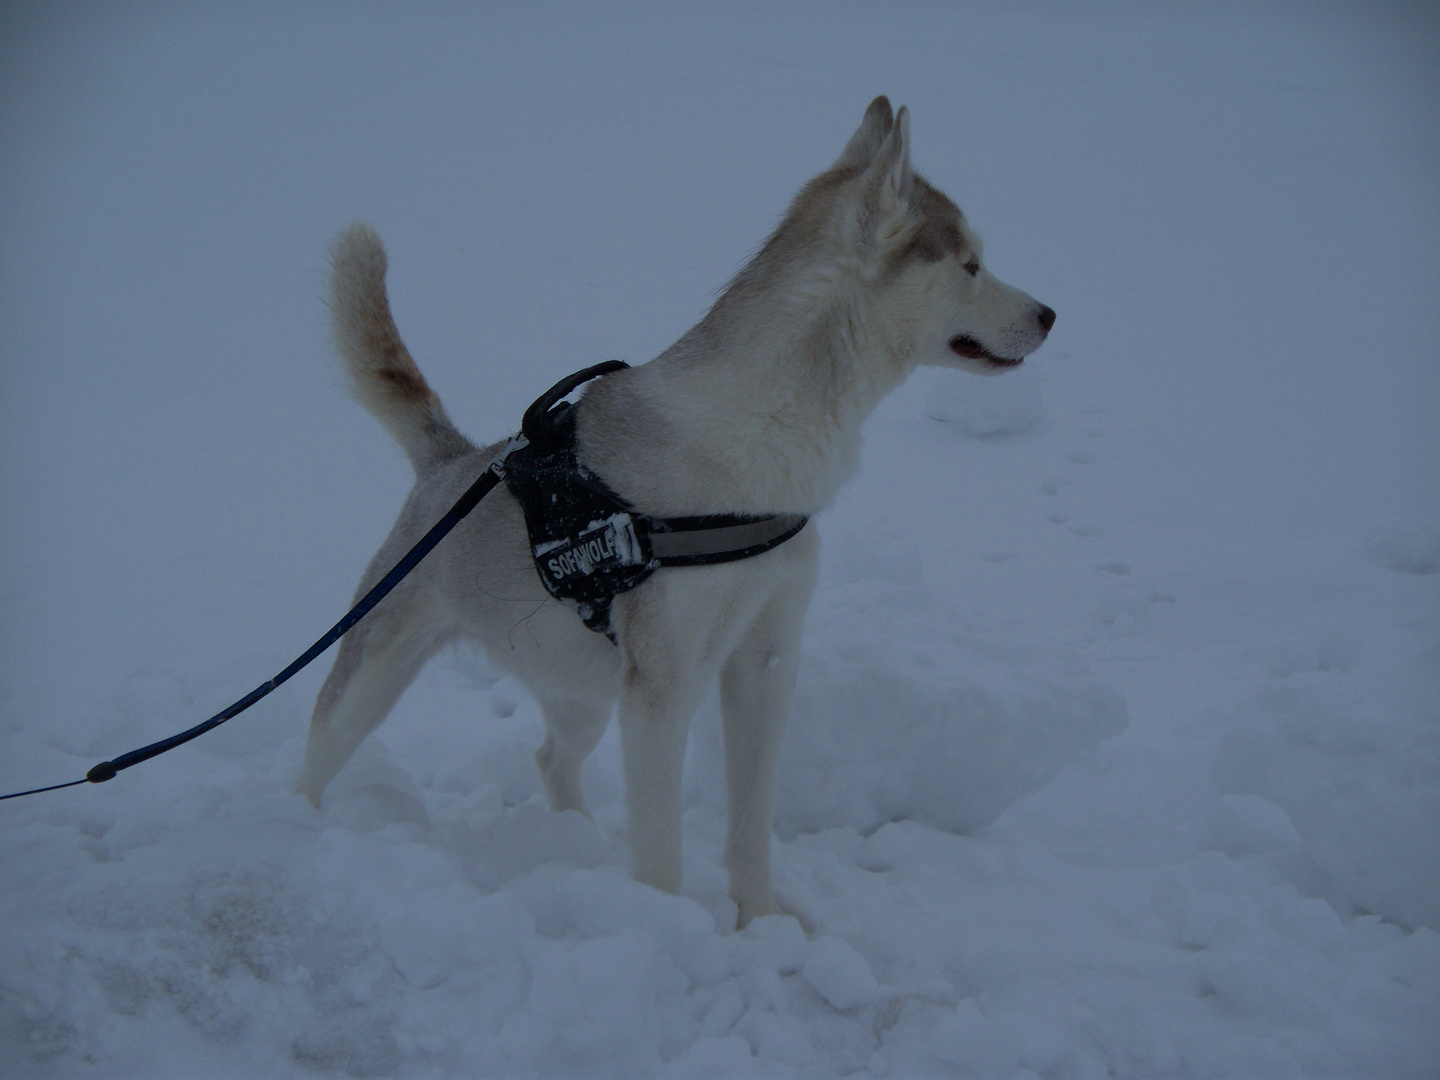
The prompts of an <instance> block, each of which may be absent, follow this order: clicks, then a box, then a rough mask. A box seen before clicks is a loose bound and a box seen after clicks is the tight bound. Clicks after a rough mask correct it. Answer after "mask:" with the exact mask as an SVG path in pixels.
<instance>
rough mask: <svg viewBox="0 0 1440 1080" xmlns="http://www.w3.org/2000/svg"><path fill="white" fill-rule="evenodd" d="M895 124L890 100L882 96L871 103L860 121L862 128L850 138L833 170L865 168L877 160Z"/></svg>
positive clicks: (856, 130) (857, 129)
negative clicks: (881, 147) (876, 155)
mask: <svg viewBox="0 0 1440 1080" xmlns="http://www.w3.org/2000/svg"><path fill="white" fill-rule="evenodd" d="M894 123H895V121H894V119H893V117H892V116H891V113H890V99H889V98H887V97H886V96H885V95H884V94H881V95H880V96H879V97H877V98H876V99H875V100H874V101H872V102H870V107H869V108H868V109H866V110H865V118H864V119H863V120H861V121H860V126H859V127H858V128H856V129H855V134H854V135H851V136H850V141H849V142H848V143H846V144H845V151H844V153H842V154H841V155H840V156H839V158H837V159H836V161H835V164H834V165H833V166H832V168H836V169H863V168H865V166H867V165H869V164H870V162H872V161H874V160H875V152H876V151H877V150H879V149H880V144H881V143H883V142H884V141H885V136H887V135H889V134H890V128H891V127H893V126H894Z"/></svg>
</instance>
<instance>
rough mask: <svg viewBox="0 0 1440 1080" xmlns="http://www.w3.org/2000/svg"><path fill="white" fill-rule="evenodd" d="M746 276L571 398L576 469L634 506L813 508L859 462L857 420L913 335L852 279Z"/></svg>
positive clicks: (897, 372) (897, 374) (890, 377)
mask: <svg viewBox="0 0 1440 1080" xmlns="http://www.w3.org/2000/svg"><path fill="white" fill-rule="evenodd" d="M750 270H753V271H755V272H754V273H749V272H748V271H747V274H742V275H741V276H740V277H739V278H737V280H736V281H735V283H734V284H732V285H731V287H730V288H729V289H728V290H727V291H726V293H725V295H724V296H722V297H721V298H720V300H719V301H717V302H716V304H715V307H714V308H712V309H711V311H710V313H709V314H708V315H706V317H705V318H704V319H703V320H701V322H700V323H699V324H698V325H696V326H695V327H694V328H693V329H692V330H691V331H690V332H689V333H687V334H686V335H685V336H684V337H682V338H681V339H680V340H679V341H677V342H676V343H675V344H674V345H672V346H671V347H670V348H669V349H667V350H666V351H665V352H664V353H662V354H661V355H660V356H658V357H656V358H655V359H654V360H653V361H651V362H650V363H648V364H645V365H643V366H641V367H636V368H632V369H630V370H628V371H624V372H621V373H619V374H618V375H614V376H611V377H609V378H606V379H604V380H603V381H601V382H600V383H598V384H596V385H595V386H594V387H593V388H592V389H591V390H590V391H589V392H587V394H586V396H585V398H584V400H583V402H582V405H581V409H580V417H579V420H580V450H581V456H582V460H583V461H584V462H585V464H586V465H587V466H588V467H590V468H592V469H593V470H594V471H595V472H597V473H598V474H599V475H600V476H601V477H602V478H604V480H605V481H606V482H607V483H609V484H610V485H611V486H612V487H614V488H615V490H617V491H618V492H620V493H621V494H622V495H624V496H625V497H626V498H627V499H629V500H630V501H631V502H632V503H633V504H634V505H635V506H636V507H637V508H638V509H640V510H642V511H645V512H647V513H652V514H660V515H689V514H707V513H726V512H728V513H757V514H758V513H778V512H793V513H804V514H811V513H814V512H816V511H818V510H820V509H822V508H823V507H824V506H826V505H827V504H828V503H829V502H830V501H831V500H832V499H833V498H834V497H835V494H836V492H837V491H838V490H839V488H840V486H841V485H842V484H843V483H844V482H845V481H846V480H847V479H848V478H849V477H850V475H851V474H852V473H853V472H854V471H855V469H856V468H857V466H858V464H859V453H860V439H861V436H860V429H861V426H862V424H863V422H864V420H865V418H866V417H867V416H868V415H869V414H870V412H871V411H872V410H873V409H874V408H875V406H876V405H877V404H879V402H880V400H881V398H883V397H884V396H885V394H887V393H889V391H890V390H892V389H893V388H894V387H895V386H897V385H898V384H899V383H900V382H901V381H902V380H903V379H904V377H905V376H906V375H907V374H908V373H909V370H910V367H911V366H913V365H912V363H911V361H910V353H911V352H912V351H913V345H912V344H911V343H910V342H908V341H907V340H906V339H907V338H911V337H912V335H910V334H907V333H906V332H905V330H904V328H901V327H892V326H886V325H885V324H884V323H883V322H881V321H880V320H879V319H878V318H877V317H876V312H875V311H874V310H872V309H870V308H868V307H867V305H868V304H870V303H873V301H870V300H868V299H867V297H868V296H870V295H872V293H871V291H869V290H867V289H865V288H863V287H862V286H861V285H860V283H859V281H858V280H856V279H854V278H853V277H852V275H850V274H847V273H845V272H842V271H839V270H836V271H835V272H833V273H829V274H825V275H818V274H816V275H813V276H812V279H811V280H808V281H803V280H795V279H794V278H793V277H792V278H791V279H790V280H788V281H787V280H781V279H778V277H776V276H774V275H770V274H767V273H766V271H765V269H764V268H763V267H762V268H755V267H752V268H750ZM747 275H748V276H747ZM767 278H768V280H767Z"/></svg>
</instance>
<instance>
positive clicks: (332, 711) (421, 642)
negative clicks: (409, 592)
mask: <svg viewBox="0 0 1440 1080" xmlns="http://www.w3.org/2000/svg"><path fill="white" fill-rule="evenodd" d="M396 601H400V602H399V603H396ZM407 601H408V602H407ZM414 601H415V598H414V597H413V596H405V595H402V594H400V593H399V592H397V593H394V594H392V595H391V596H389V597H387V598H386V600H385V601H384V602H382V604H381V605H380V606H379V607H377V608H376V609H375V610H374V611H372V612H371V613H370V614H369V615H367V616H366V617H365V619H363V620H362V621H361V622H360V623H359V624H358V625H357V626H356V627H355V628H354V629H352V630H351V631H350V632H349V633H348V634H346V635H345V637H344V638H342V639H341V642H340V652H339V655H338V656H337V657H336V658H335V666H334V667H333V668H331V669H330V676H329V677H328V678H327V679H326V680H325V685H324V686H323V687H321V689H320V696H319V697H318V698H317V699H316V701H315V711H314V713H313V714H312V715H311V717H310V735H309V738H308V739H307V740H306V742H305V765H304V768H303V769H302V770H301V773H300V779H299V780H298V781H297V782H296V784H295V791H296V792H297V793H298V794H301V795H304V796H305V797H306V798H308V799H309V800H310V802H311V804H312V805H314V806H319V805H320V795H321V793H322V792H323V791H324V790H325V785H326V784H328V783H329V782H330V780H331V778H332V777H333V776H334V775H335V774H336V773H337V772H339V771H340V768H341V767H342V766H343V765H344V764H345V763H346V762H347V761H349V760H350V755H351V754H353V753H354V752H355V749H356V747H358V746H359V745H360V743H361V741H362V740H363V739H364V738H365V736H366V735H369V734H370V732H372V731H374V730H375V729H376V728H377V727H379V726H380V722H381V721H382V720H384V719H385V717H386V716H388V715H389V714H390V710H391V709H392V708H394V706H395V702H397V701H399V700H400V695H401V694H402V693H404V692H405V688H406V687H407V686H409V685H410V683H411V682H412V681H413V680H414V678H415V676H416V675H417V674H419V672H420V669H421V668H422V667H423V666H424V665H425V661H426V660H428V659H430V657H431V656H433V655H434V653H435V651H436V649H438V648H439V647H440V645H442V644H443V643H444V640H445V639H444V638H443V637H442V636H441V635H439V634H437V633H436V632H435V628H434V627H433V626H430V625H427V621H426V620H425V619H424V618H423V617H418V615H417V613H416V612H414V611H413V605H414Z"/></svg>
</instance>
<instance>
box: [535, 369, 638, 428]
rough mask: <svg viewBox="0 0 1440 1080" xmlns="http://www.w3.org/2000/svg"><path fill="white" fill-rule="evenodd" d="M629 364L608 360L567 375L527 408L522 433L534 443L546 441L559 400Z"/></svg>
mask: <svg viewBox="0 0 1440 1080" xmlns="http://www.w3.org/2000/svg"><path fill="white" fill-rule="evenodd" d="M629 366H630V365H629V364H627V363H625V361H624V360H606V361H605V362H604V363H603V364H596V365H594V366H593V367H587V368H585V369H584V370H583V371H577V372H575V374H573V375H567V376H565V378H563V379H561V380H560V381H559V382H558V383H556V384H555V385H554V386H552V387H551V388H550V389H549V390H546V391H545V393H543V394H541V395H540V396H539V397H538V398H536V399H535V401H534V403H533V404H532V405H531V406H530V407H529V408H528V409H526V410H525V416H524V418H523V419H522V420H521V421H520V431H521V433H522V434H523V435H524V436H525V438H526V439H528V440H529V441H530V442H532V443H543V442H545V441H546V438H547V436H548V435H549V434H550V421H551V419H552V417H553V416H554V415H555V413H557V412H558V411H559V410H558V409H557V408H555V405H556V403H557V402H559V401H560V400H562V399H563V398H565V397H568V396H569V395H570V393H571V392H572V391H574V390H575V388H576V387H578V386H581V385H583V384H584V383H587V382H589V381H590V380H591V379H598V378H599V377H600V376H602V375H609V374H611V373H612V372H616V371H620V370H622V369H624V368H628V367H629ZM542 425H543V427H542Z"/></svg>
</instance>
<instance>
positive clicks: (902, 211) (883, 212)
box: [858, 105, 915, 244]
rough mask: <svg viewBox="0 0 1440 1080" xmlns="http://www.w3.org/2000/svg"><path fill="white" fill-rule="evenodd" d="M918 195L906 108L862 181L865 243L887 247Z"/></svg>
mask: <svg viewBox="0 0 1440 1080" xmlns="http://www.w3.org/2000/svg"><path fill="white" fill-rule="evenodd" d="M871 108H872V109H873V108H874V106H873V105H872V106H871ZM914 191H915V171H914V170H913V169H912V168H911V167H910V110H909V109H907V108H906V107H905V106H904V105H902V106H900V111H899V112H898V113H896V114H895V122H894V123H893V124H892V125H891V127H890V133H889V134H888V135H886V136H885V141H884V142H882V143H881V144H880V148H879V149H878V150H877V151H876V152H875V158H874V160H873V161H871V162H870V167H869V168H867V169H866V170H865V173H864V175H863V176H862V177H861V178H860V206H859V221H858V225H859V227H860V239H861V241H862V243H865V244H873V243H876V242H877V241H878V242H880V243H884V242H885V240H886V239H887V238H888V237H890V236H892V235H894V234H895V233H897V232H899V231H900V229H901V228H902V226H903V225H904V222H905V218H906V215H907V214H908V212H909V210H910V196H911V195H912V194H914Z"/></svg>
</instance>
